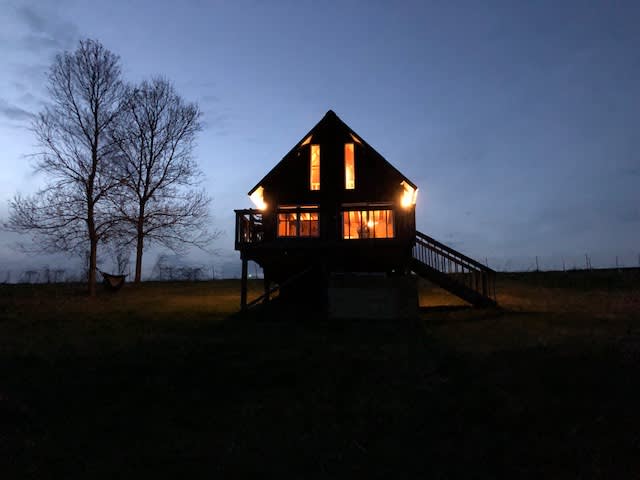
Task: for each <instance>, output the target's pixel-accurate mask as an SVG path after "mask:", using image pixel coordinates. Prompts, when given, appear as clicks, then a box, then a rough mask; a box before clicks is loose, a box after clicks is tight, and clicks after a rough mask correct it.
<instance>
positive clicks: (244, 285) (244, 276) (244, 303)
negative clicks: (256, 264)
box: [240, 255, 248, 312]
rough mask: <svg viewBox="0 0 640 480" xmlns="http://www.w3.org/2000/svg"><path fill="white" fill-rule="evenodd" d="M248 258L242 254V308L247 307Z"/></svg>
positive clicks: (243, 309)
mask: <svg viewBox="0 0 640 480" xmlns="http://www.w3.org/2000/svg"><path fill="white" fill-rule="evenodd" d="M247 263H248V262H247V258H246V257H245V256H244V255H242V279H241V281H240V310H242V311H243V312H244V311H245V310H246V309H247Z"/></svg>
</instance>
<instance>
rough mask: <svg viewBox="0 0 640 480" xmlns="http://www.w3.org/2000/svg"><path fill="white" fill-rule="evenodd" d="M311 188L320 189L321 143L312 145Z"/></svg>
mask: <svg viewBox="0 0 640 480" xmlns="http://www.w3.org/2000/svg"><path fill="white" fill-rule="evenodd" d="M310 177H311V178H310V183H311V185H310V188H311V190H320V145H311V175H310Z"/></svg>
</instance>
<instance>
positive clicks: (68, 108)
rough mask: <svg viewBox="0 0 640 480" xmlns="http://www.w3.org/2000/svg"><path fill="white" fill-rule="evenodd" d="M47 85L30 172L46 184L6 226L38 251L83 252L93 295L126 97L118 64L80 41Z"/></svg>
mask: <svg viewBox="0 0 640 480" xmlns="http://www.w3.org/2000/svg"><path fill="white" fill-rule="evenodd" d="M48 80H49V83H48V92H49V95H50V100H51V102H50V103H49V105H47V106H46V107H45V108H44V110H43V111H42V112H41V113H40V114H39V115H38V117H37V118H36V119H35V120H34V122H33V125H32V127H33V131H34V132H35V135H36V138H37V140H38V144H39V146H40V147H41V151H40V152H39V153H37V154H36V158H37V163H36V165H35V169H36V171H39V172H42V173H44V174H45V175H46V176H47V182H48V183H47V184H46V186H45V187H44V188H43V189H42V190H40V191H39V192H38V193H37V194H36V195H33V196H31V197H23V196H20V195H16V196H15V197H14V198H13V199H12V200H11V201H10V214H9V220H8V222H7V223H6V224H5V227H6V228H8V229H9V230H12V231H15V232H20V233H31V234H32V237H33V241H34V244H35V245H37V248H38V249H39V250H41V251H45V252H58V251H63V252H67V253H78V252H82V251H85V250H86V251H88V262H87V270H88V275H87V277H88V278H87V280H88V286H89V294H90V295H95V292H96V268H97V248H98V242H99V241H101V240H104V239H105V238H106V237H107V235H108V234H109V231H110V228H111V227H112V226H113V224H114V215H113V214H112V213H113V212H111V211H110V208H111V205H112V204H111V203H110V202H105V201H104V200H105V199H106V195H107V193H108V192H109V191H110V190H111V189H112V188H113V187H114V186H116V185H118V184H119V181H118V179H117V178H114V176H113V175H112V173H113V172H114V169H113V168H112V157H113V155H112V154H113V145H112V143H111V141H110V136H109V135H108V132H109V131H110V129H111V125H112V124H113V123H114V121H115V120H116V119H117V117H118V115H119V112H120V105H121V101H122V98H123V93H124V90H125V89H124V86H123V84H122V82H121V80H120V65H119V58H118V57H117V56H116V55H114V54H113V53H112V52H110V51H109V50H107V49H106V48H105V47H104V46H103V45H102V44H100V43H99V42H97V41H94V40H83V41H81V42H80V44H79V46H78V48H77V49H76V50H75V51H74V52H65V53H63V54H60V55H58V56H57V57H56V59H55V61H54V63H53V65H52V66H51V68H50V71H49V76H48Z"/></svg>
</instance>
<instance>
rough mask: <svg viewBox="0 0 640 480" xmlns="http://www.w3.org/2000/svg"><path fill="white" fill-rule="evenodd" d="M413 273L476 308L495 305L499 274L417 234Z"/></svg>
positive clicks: (431, 239) (427, 237) (412, 263)
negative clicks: (497, 275)
mask: <svg viewBox="0 0 640 480" xmlns="http://www.w3.org/2000/svg"><path fill="white" fill-rule="evenodd" d="M411 270H413V271H414V272H415V273H416V274H417V275H420V276H421V277H423V278H425V279H427V280H429V281H431V282H433V283H435V284H436V285H438V286H440V287H442V288H444V289H445V290H447V291H448V292H450V293H452V294H454V295H456V296H458V297H460V298H462V299H463V300H466V301H467V302H469V303H471V304H472V305H476V306H483V307H485V306H496V305H497V302H496V291H495V289H496V272H495V271H494V270H492V269H490V268H489V267H487V266H485V265H482V264H481V263H479V262H477V261H475V260H473V259H472V258H469V257H467V256H466V255H463V254H462V253H460V252H458V251H456V250H454V249H453V248H451V247H447V246H446V245H444V244H442V243H440V242H438V241H437V240H434V239H433V238H431V237H429V236H428V235H425V234H424V233H421V232H418V231H416V243H415V246H414V247H413V258H412V260H411Z"/></svg>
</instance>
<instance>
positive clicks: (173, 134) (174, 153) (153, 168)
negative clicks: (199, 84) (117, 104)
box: [111, 78, 217, 282]
mask: <svg viewBox="0 0 640 480" xmlns="http://www.w3.org/2000/svg"><path fill="white" fill-rule="evenodd" d="M200 116H201V113H200V110H199V108H198V106H197V105H196V104H194V103H185V102H184V100H183V99H182V98H181V97H180V96H179V95H178V94H177V93H176V92H175V90H174V88H173V86H172V85H171V83H170V82H168V81H167V80H165V79H162V78H155V79H153V80H151V81H144V82H142V83H141V84H140V85H139V86H137V87H135V88H133V87H131V88H129V91H128V94H127V99H126V101H125V103H124V113H123V116H122V117H121V121H120V122H118V128H116V129H114V131H113V132H112V136H113V139H114V143H115V144H116V145H117V146H118V150H119V167H118V168H119V169H120V170H119V176H120V177H121V178H123V179H124V180H123V182H122V185H121V188H119V189H118V190H117V194H116V195H112V196H111V198H112V200H113V201H114V205H115V206H116V207H117V208H118V209H119V211H120V215H121V218H122V220H123V224H122V225H123V226H124V228H123V229H121V230H120V234H121V237H122V239H123V240H124V241H125V242H126V243H128V244H130V245H132V246H133V245H135V251H136V267H135V278H134V281H135V282H139V281H140V277H141V273H142V257H143V252H144V249H145V247H146V246H147V245H148V244H152V243H155V244H159V245H163V246H165V247H167V248H169V249H171V250H173V251H181V250H182V249H183V248H184V247H186V246H189V245H194V246H198V247H200V248H205V247H206V246H207V245H208V244H209V243H210V242H211V240H213V238H215V237H216V235H217V234H216V233H215V232H214V233H210V232H209V230H208V223H209V204H210V198H209V197H208V196H207V195H206V193H205V192H204V190H202V189H201V188H200V183H201V180H202V173H201V171H200V169H199V168H198V165H197V164H196V162H195V160H194V158H193V148H194V142H195V136H196V134H197V132H199V131H200V130H201V129H202V126H201V123H200Z"/></svg>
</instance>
